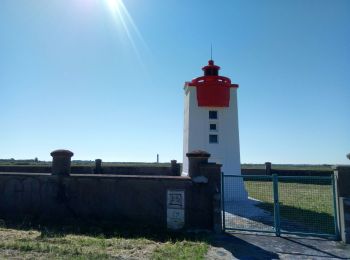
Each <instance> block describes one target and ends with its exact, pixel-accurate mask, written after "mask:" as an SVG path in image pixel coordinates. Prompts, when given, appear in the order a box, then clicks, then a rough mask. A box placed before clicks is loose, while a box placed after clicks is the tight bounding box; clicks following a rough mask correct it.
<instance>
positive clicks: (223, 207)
mask: <svg viewBox="0 0 350 260" xmlns="http://www.w3.org/2000/svg"><path fill="white" fill-rule="evenodd" d="M224 179H225V178H224V173H223V172H222V173H221V208H222V230H223V231H224V232H225V229H226V226H225V193H224V190H225V188H224V187H225V186H224V184H225V182H224V181H225V180H224Z"/></svg>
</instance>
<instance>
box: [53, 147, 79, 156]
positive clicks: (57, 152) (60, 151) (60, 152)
mask: <svg viewBox="0 0 350 260" xmlns="http://www.w3.org/2000/svg"><path fill="white" fill-rule="evenodd" d="M50 155H51V156H52V157H53V156H61V155H64V156H70V157H72V156H73V155H74V153H73V152H71V151H69V150H66V149H57V150H54V151H52V152H51V153H50Z"/></svg>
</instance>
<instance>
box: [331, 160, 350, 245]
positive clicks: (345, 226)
mask: <svg viewBox="0 0 350 260" xmlns="http://www.w3.org/2000/svg"><path fill="white" fill-rule="evenodd" d="M333 169H334V177H335V184H336V185H335V188H336V197H337V198H336V202H337V214H338V221H339V222H338V223H337V224H338V227H339V236H340V237H341V240H342V241H343V242H344V243H347V244H350V166H349V165H337V166H334V167H333Z"/></svg>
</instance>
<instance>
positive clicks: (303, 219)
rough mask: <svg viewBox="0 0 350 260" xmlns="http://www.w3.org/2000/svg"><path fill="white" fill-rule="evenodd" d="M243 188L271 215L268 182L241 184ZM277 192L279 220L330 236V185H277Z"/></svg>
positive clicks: (271, 203)
mask: <svg viewBox="0 0 350 260" xmlns="http://www.w3.org/2000/svg"><path fill="white" fill-rule="evenodd" d="M245 187H246V189H247V191H248V194H249V197H252V198H255V199H257V200H260V201H262V202H263V203H261V204H260V205H259V206H260V207H261V208H263V209H265V210H268V211H270V212H273V206H274V204H273V191H272V182H264V181H245ZM278 190H279V202H280V213H281V218H282V220H289V221H292V222H293V223H300V224H301V225H302V227H304V230H307V231H309V232H312V231H318V232H319V231H322V232H324V233H328V234H333V233H334V222H333V221H334V220H333V197H332V186H331V185H322V184H311V183H295V182H279V185H278ZM302 227H301V229H303V228H302ZM282 228H283V225H282Z"/></svg>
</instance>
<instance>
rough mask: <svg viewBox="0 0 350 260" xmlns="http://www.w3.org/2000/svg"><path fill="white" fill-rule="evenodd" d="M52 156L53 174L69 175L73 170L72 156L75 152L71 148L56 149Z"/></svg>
mask: <svg viewBox="0 0 350 260" xmlns="http://www.w3.org/2000/svg"><path fill="white" fill-rule="evenodd" d="M51 156H52V175H59V176H69V175H70V172H71V167H70V166H71V157H72V156H73V153H72V152H71V151H69V150H55V151H53V152H51Z"/></svg>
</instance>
